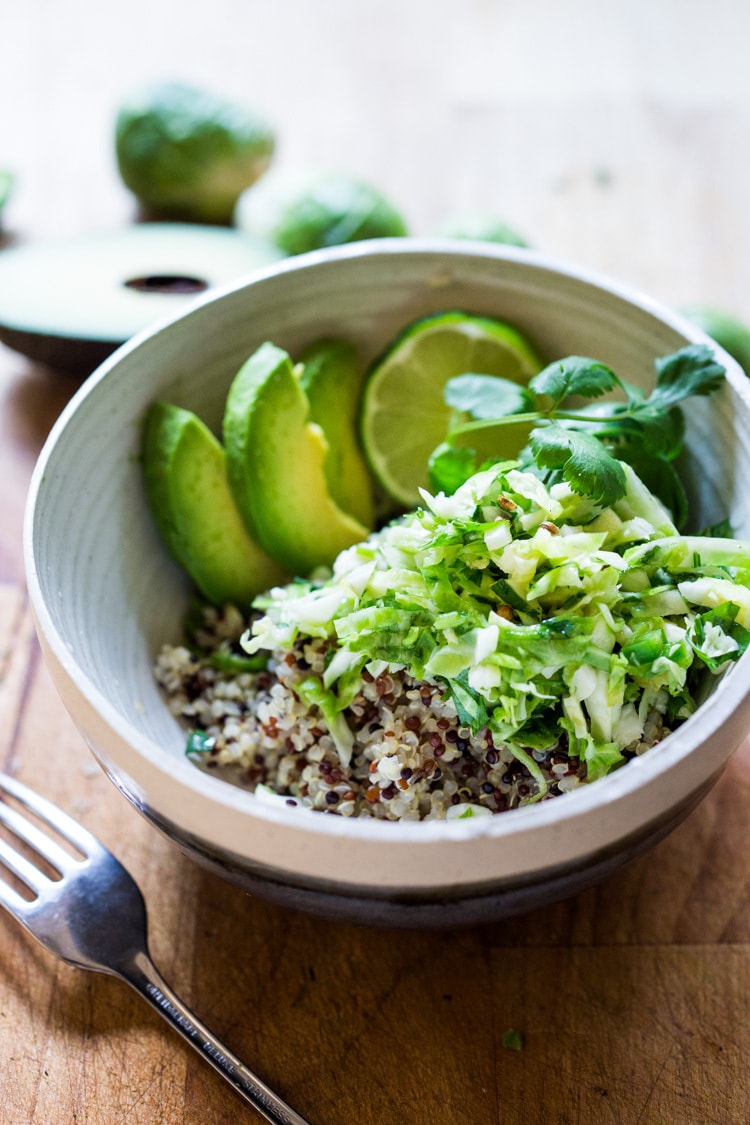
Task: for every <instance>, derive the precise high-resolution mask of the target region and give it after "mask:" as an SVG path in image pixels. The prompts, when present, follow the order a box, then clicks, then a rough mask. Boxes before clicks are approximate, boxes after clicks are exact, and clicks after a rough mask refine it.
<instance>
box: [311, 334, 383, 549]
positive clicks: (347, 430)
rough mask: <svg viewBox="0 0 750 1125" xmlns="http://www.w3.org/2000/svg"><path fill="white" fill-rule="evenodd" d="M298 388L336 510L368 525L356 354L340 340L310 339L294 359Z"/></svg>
mask: <svg viewBox="0 0 750 1125" xmlns="http://www.w3.org/2000/svg"><path fill="white" fill-rule="evenodd" d="M299 361H300V363H301V364H302V373H301V375H300V386H301V387H302V390H303V391H304V392H305V395H306V396H307V401H308V402H309V404H310V421H311V422H317V423H318V425H319V426H320V428H321V429H322V431H323V433H324V434H325V436H326V441H327V442H328V456H327V457H326V462H325V473H326V480H327V481H328V489H329V491H330V493H331V496H332V497H333V499H334V500H335V502H336V503H337V504H338V506H339V507H340V508H343V510H344V511H345V512H349V514H350V515H352V516H354V517H355V518H356V519H358V520H359V521H360V523H364V524H367V526H368V527H372V524H373V520H374V509H373V498H372V483H371V481H370V474H369V471H368V469H367V464H366V462H365V459H364V457H363V455H362V453H361V452H360V448H359V445H358V443H357V411H358V408H359V397H360V390H361V386H362V373H361V371H360V369H359V364H358V363H357V352H356V349H355V347H354V346H353V344H350V343H349V342H348V341H346V340H325V339H324V340H316V341H315V343H313V344H310V345H309V347H307V348H305V350H304V351H303V353H302V355H301V356H300V357H299Z"/></svg>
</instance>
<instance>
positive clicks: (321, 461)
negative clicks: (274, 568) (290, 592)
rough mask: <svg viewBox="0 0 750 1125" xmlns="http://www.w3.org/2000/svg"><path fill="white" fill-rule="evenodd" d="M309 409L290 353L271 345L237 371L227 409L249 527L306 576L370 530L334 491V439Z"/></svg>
mask: <svg viewBox="0 0 750 1125" xmlns="http://www.w3.org/2000/svg"><path fill="white" fill-rule="evenodd" d="M309 413H310V407H309V403H308V401H307V398H306V397H305V393H304V391H303V390H302V387H301V386H300V383H299V380H298V379H297V378H296V377H295V374H294V369H293V367H292V362H291V360H290V358H289V356H288V355H287V353H286V352H285V351H282V349H281V348H277V347H276V345H275V344H271V343H265V344H261V346H260V347H259V348H258V350H257V351H256V352H254V354H253V355H251V356H250V358H249V359H248V360H247V361H246V362H245V363H244V364H243V366H242V367H241V368H240V370H239V371H238V372H237V375H236V376H235V378H234V380H233V382H232V385H231V387H230V389H229V394H228V396H227V402H226V409H225V412H224V447H225V449H226V455H227V474H228V477H229V484H230V487H231V489H232V495H233V496H234V500H235V503H236V505H237V507H238V509H239V511H240V513H241V514H242V517H243V519H244V520H245V524H246V526H247V528H248V530H249V531H250V533H251V535H252V536H253V538H254V539H255V540H256V541H257V542H258V543H259V544H260V545H261V546H262V547H263V548H264V549H265V550H266V551H267V552H268V554H269V555H271V556H273V558H276V559H278V560H279V562H280V563H282V564H283V565H284V566H285V567H287V568H288V569H289V570H291V571H293V572H294V573H295V574H298V575H303V576H304V575H307V574H309V573H310V571H312V570H314V569H315V567H316V566H322V565H328V564H330V563H331V562H333V560H334V559H335V557H336V555H337V554H338V553H339V551H342V550H344V548H345V547H350V546H351V545H352V544H353V543H358V542H359V541H360V540H362V539H364V538H366V536H367V534H368V529H367V528H366V527H365V526H364V524H361V523H360V522H359V521H358V520H356V519H354V517H353V516H350V515H347V513H346V512H343V511H342V510H341V508H340V507H339V506H338V505H337V504H336V502H335V501H334V500H333V499H332V497H331V494H330V492H329V491H328V483H327V480H326V472H325V462H326V457H327V455H328V442H327V441H326V438H325V435H324V434H323V431H322V429H321V428H320V426H319V425H318V424H317V423H315V422H311V421H309Z"/></svg>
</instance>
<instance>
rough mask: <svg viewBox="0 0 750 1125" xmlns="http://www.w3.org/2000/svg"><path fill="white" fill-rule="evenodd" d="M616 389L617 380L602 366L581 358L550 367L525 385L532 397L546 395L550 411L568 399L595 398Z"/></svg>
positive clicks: (593, 360)
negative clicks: (577, 396)
mask: <svg viewBox="0 0 750 1125" xmlns="http://www.w3.org/2000/svg"><path fill="white" fill-rule="evenodd" d="M620 385H621V384H620V380H619V379H618V378H617V376H616V375H615V373H614V371H612V370H611V368H609V367H607V365H606V364H604V363H600V362H599V361H598V360H596V359H587V358H586V357H585V356H580V355H570V356H567V357H566V358H565V359H559V360H556V361H555V362H554V363H550V364H549V365H548V366H547V367H545V368H544V369H543V370H542V371H540V372H539V374H538V375H535V376H534V378H533V379H532V380H531V382H530V383H529V390H531V391H533V392H534V394H535V395H548V396H549V397H550V398H551V399H552V409H553V410H554V409H555V407H557V406H559V405H560V403H561V402H562V401H563V399H566V398H568V397H569V396H570V395H585V396H586V397H587V398H599V396H600V395H603V394H606V393H607V391H612V390H614V389H615V387H617V386H620Z"/></svg>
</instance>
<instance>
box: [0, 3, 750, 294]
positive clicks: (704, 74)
mask: <svg viewBox="0 0 750 1125" xmlns="http://www.w3.org/2000/svg"><path fill="white" fill-rule="evenodd" d="M749 38H750V9H749V8H748V6H747V5H744V4H742V3H741V2H740V0H712V2H711V3H708V2H704V0H656V2H654V0H629V2H628V3H627V4H618V5H615V4H602V3H600V2H597V0H568V2H567V3H565V4H559V3H553V2H551V0H524V3H518V2H514V3H510V2H507V0H462V2H461V3H457V2H451V0H379V2H378V3H372V2H367V0H351V2H349V3H347V2H345V0H315V3H301V2H295V0H273V2H260V0H212V3H211V4H207V5H198V4H195V3H185V2H184V0H183V2H181V3H178V2H176V0H148V2H147V0H131V2H130V3H129V4H127V5H122V4H115V5H101V4H95V3H93V2H92V0H66V2H65V3H62V4H61V3H55V2H54V0H24V3H23V4H6V5H5V11H4V13H3V45H4V50H3V63H2V66H1V67H0V106H2V110H0V167H6V168H8V169H10V170H11V171H12V172H13V173H14V174H15V177H16V182H15V187H14V190H13V194H12V197H11V199H10V200H9V202H8V204H7V207H6V210H5V218H4V227H5V229H6V231H10V232H13V233H14V234H15V233H17V234H18V235H19V236H21V237H24V238H27V237H31V236H33V237H35V238H37V237H42V236H47V235H53V234H80V233H84V232H89V231H92V230H100V229H109V228H112V227H113V226H116V225H118V224H124V223H127V222H129V221H130V220H131V218H132V217H133V213H134V206H133V200H132V196H131V195H130V194H129V193H128V191H127V190H126V189H125V187H124V186H123V185H122V183H121V181H120V179H119V176H118V173H117V168H116V164H115V159H114V147H113V130H114V121H115V117H116V114H117V110H118V107H119V106H120V105H121V103H122V102H123V101H124V100H125V98H126V97H127V96H128V95H129V94H130V92H131V91H132V90H133V89H134V88H137V87H139V86H141V85H142V84H143V83H146V82H150V81H153V80H162V79H177V80H182V81H188V82H190V83H192V84H195V85H198V86H200V87H205V88H207V89H210V90H212V91H216V92H217V93H219V94H222V95H224V96H226V97H228V98H230V99H235V100H237V101H239V102H241V103H243V104H246V105H248V106H250V107H251V108H255V109H257V110H258V111H259V112H260V113H262V114H263V115H264V116H265V117H266V118H267V119H268V120H269V121H270V122H271V123H272V125H273V127H274V129H275V132H276V136H277V149H276V154H275V157H274V162H273V164H274V167H275V168H276V169H278V170H297V169H308V168H314V169H317V168H323V169H336V170H343V171H345V172H348V173H352V174H354V175H356V176H358V177H361V178H362V179H364V180H366V181H368V182H370V183H372V184H373V185H375V186H377V187H378V188H379V189H380V190H382V191H383V192H384V193H385V194H386V195H387V197H388V198H389V199H390V200H391V202H392V203H393V204H394V205H395V206H397V207H398V208H399V209H400V210H401V211H402V214H403V216H404V218H405V220H406V222H407V225H408V228H409V231H410V232H411V233H414V234H419V235H423V234H430V233H433V232H434V231H435V230H436V229H437V228H438V227H439V226H440V224H441V223H443V222H444V221H445V220H447V219H448V218H450V217H452V216H453V215H454V214H457V213H464V212H467V211H472V210H481V211H489V212H492V213H494V214H496V215H498V216H500V217H501V218H503V219H504V220H505V221H507V222H508V223H510V224H512V225H513V226H514V227H516V228H517V229H518V230H519V231H521V232H522V233H523V235H524V236H525V238H526V239H527V241H529V242H530V243H531V244H532V245H533V246H535V247H536V248H538V249H541V250H544V251H547V252H549V253H551V254H554V255H556V256H562V257H565V258H571V259H574V260H576V261H579V262H583V263H586V264H588V265H590V266H593V267H596V268H597V269H603V270H605V271H607V272H609V273H611V274H614V275H616V276H618V277H620V278H622V279H623V280H626V281H628V282H630V283H633V284H635V285H637V286H640V287H643V288H645V289H647V290H648V291H649V292H651V293H653V294H654V295H656V296H659V297H660V298H662V299H664V300H666V301H667V302H671V303H675V304H681V303H684V302H693V301H708V300H710V301H711V302H712V303H717V304H720V305H723V306H726V307H728V308H730V309H731V310H733V311H734V312H736V313H740V314H747V315H750V296H749V295H748V294H749V293H750V288H749V287H748V284H747V282H748V274H749V272H750V253H748V252H747V251H748V250H750V246H748V239H750V228H749V227H748V224H747V222H746V219H745V216H746V212H747V186H746V172H747V161H746V156H745V152H746V150H747V138H748V129H749V126H750V122H749V120H748V118H749V116H750V99H749V98H748V93H750V77H749V76H748V67H747V46H746V45H747V42H748V39H749Z"/></svg>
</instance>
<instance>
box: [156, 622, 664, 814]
mask: <svg viewBox="0 0 750 1125" xmlns="http://www.w3.org/2000/svg"><path fill="white" fill-rule="evenodd" d="M245 628H246V622H245V621H244V619H243V618H242V616H241V615H240V614H239V612H238V611H237V610H236V609H234V608H232V607H227V608H226V609H224V610H223V611H222V612H218V611H216V610H210V609H209V610H207V611H206V615H205V627H204V629H203V630H202V631H201V632H199V634H198V636H197V639H198V641H199V642H200V645H199V651H198V652H196V651H194V650H193V651H191V650H190V649H188V648H187V647H185V646H184V645H166V646H164V648H163V649H162V651H161V653H160V654H159V657H158V660H157V663H156V678H157V681H158V683H159V685H160V687H161V688H162V690H163V692H164V693H165V696H166V699H167V701H168V704H169V707H170V710H171V712H172V714H173V715H175V716H176V717H177V718H179V719H180V720H182V721H183V723H184V724H185V726H186V728H189V729H191V730H198V731H200V732H203V734H204V735H205V738H206V742H205V745H206V746H207V749H206V751H205V752H204V753H202V754H200V755H199V757H200V760H201V764H202V765H203V766H204V767H205V768H206V769H209V770H216V771H219V772H221V773H222V774H224V775H225V776H226V777H227V779H229V780H233V781H236V782H239V783H240V784H242V785H245V786H247V787H248V788H250V789H252V790H255V789H256V787H257V786H259V785H261V786H264V787H268V789H269V790H272V791H273V793H275V794H278V795H279V796H280V798H281V799H285V801H286V803H287V804H288V805H291V806H295V805H297V806H303V807H306V808H310V809H316V810H319V811H322V812H329V813H336V814H338V815H339V816H364V817H377V818H379V819H381V820H435V819H444V818H452V817H455V816H460V815H461V814H462V813H464V812H465V811H466V810H467V808H469V807H471V810H472V814H473V815H476V809H477V806H479V808H481V809H485V810H486V811H487V813H498V812H504V811H505V810H507V809H512V808H515V807H517V806H518V805H520V804H523V803H527V802H528V801H530V800H532V799H534V798H535V797H536V798H537V799H539V798H538V792H539V789H538V783H537V781H536V780H535V779H534V778H533V777H532V775H531V773H530V771H529V770H528V768H527V767H526V766H525V765H524V764H523V763H522V762H520V761H519V760H518V759H517V758H516V757H514V755H513V754H512V752H511V751H510V749H509V748H508V747H507V746H506V745H504V744H503V743H502V742H495V741H494V740H493V737H492V735H491V733H490V732H489V730H488V729H487V728H486V727H485V728H484V729H482V730H480V731H479V732H478V733H476V734H473V733H472V731H471V730H470V729H469V728H468V727H464V726H461V725H460V724H459V722H458V719H457V716H456V709H455V706H454V704H453V702H452V700H451V699H450V698H446V692H445V687H444V685H440V684H437V683H429V682H427V681H421V682H417V681H415V680H414V679H412V678H411V677H410V676H409V675H407V674H406V673H405V672H404V671H403V670H402V671H396V672H386V673H382V674H381V675H379V676H377V678H373V677H372V676H371V675H369V674H368V672H367V671H366V670H365V671H364V672H363V676H362V689H361V691H360V692H359V693H358V694H357V695H356V696H355V698H354V699H353V700H352V702H351V704H350V706H349V707H348V708H346V710H345V712H344V715H345V719H346V722H347V724H348V726H349V728H350V730H351V731H352V733H353V735H354V748H353V752H352V757H351V762H350V764H349V766H348V767H345V766H344V765H343V764H342V762H341V759H340V756H339V754H338V752H337V749H336V746H335V744H334V742H333V739H332V738H331V736H330V734H329V733H328V730H327V728H326V725H325V722H324V720H323V719H322V716H321V714H320V711H319V709H318V708H317V707H316V706H314V705H312V706H310V705H308V704H306V703H304V702H303V701H302V700H301V699H300V698H299V696H298V695H297V693H296V691H295V686H296V685H298V684H299V683H300V682H301V681H302V680H303V679H305V678H307V677H308V676H310V674H311V673H317V674H322V672H323V668H324V661H325V654H326V649H327V647H328V642H327V641H324V640H319V639H315V640H300V641H298V642H297V644H295V646H294V647H293V648H292V649H291V650H290V651H286V650H277V651H275V652H273V653H272V654H271V657H270V659H269V661H268V666H267V668H266V669H265V670H262V671H260V672H241V673H234V674H232V673H227V672H221V671H219V670H217V669H216V668H213V667H212V666H211V664H210V654H211V653H212V652H216V651H223V652H226V651H231V650H232V649H236V651H237V652H240V651H241V650H240V649H239V645H238V642H239V638H240V636H241V635H242V633H243V631H244V630H245ZM667 733H669V732H668V731H667V730H666V728H665V727H664V726H663V720H662V716H661V714H660V713H659V712H658V711H653V712H652V713H651V714H650V716H649V719H648V721H647V724H646V727H645V730H644V737H643V738H642V739H641V740H639V741H638V742H637V743H634V744H633V745H632V746H630V747H628V748H627V750H626V751H625V753H624V756H625V758H626V759H627V758H632V757H634V756H635V755H637V754H641V753H643V752H644V751H645V750H647V749H649V748H650V747H651V746H653V745H654V744H655V743H656V742H658V741H659V740H660V739H661V738H663V737H664V736H665V735H666V734H667ZM529 753H530V754H531V755H532V756H533V758H534V761H535V762H536V763H537V765H538V767H539V769H540V770H541V772H542V774H543V776H544V778H545V780H546V782H547V785H548V788H547V792H546V793H545V794H544V796H543V798H542V799H544V800H548V799H549V798H551V797H556V796H558V795H560V794H563V793H567V792H570V791H571V790H572V789H575V788H577V787H578V786H579V785H580V784H581V783H582V782H585V781H586V765H585V763H582V762H581V761H580V760H579V759H578V758H576V757H572V756H569V755H568V753H567V736H566V735H564V734H562V735H561V737H560V738H559V740H558V742H557V743H556V744H555V745H554V746H552V747H550V748H548V749H547V750H530V751H529Z"/></svg>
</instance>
